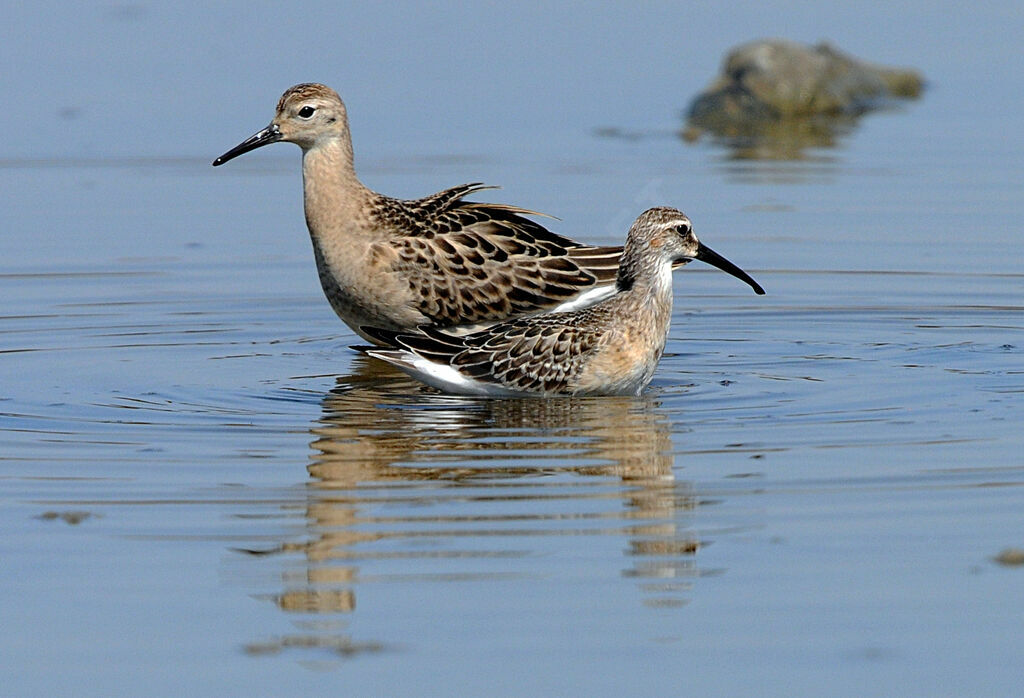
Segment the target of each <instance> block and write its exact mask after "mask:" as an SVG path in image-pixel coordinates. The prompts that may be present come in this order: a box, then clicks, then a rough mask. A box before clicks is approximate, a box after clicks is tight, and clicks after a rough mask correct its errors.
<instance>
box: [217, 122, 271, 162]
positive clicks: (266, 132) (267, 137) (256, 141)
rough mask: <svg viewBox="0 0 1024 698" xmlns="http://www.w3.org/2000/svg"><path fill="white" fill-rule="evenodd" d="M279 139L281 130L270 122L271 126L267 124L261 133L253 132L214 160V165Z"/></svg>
mask: <svg viewBox="0 0 1024 698" xmlns="http://www.w3.org/2000/svg"><path fill="white" fill-rule="evenodd" d="M279 140H281V132H280V131H279V130H278V128H277V126H276V125H275V124H270V126H267V127H266V128H265V129H263V130H262V131H260V132H259V133H254V134H252V135H251V136H249V137H248V138H246V139H245V140H244V141H242V142H241V143H239V144H238V145H236V146H235V147H234V148H232V149H231V150H229V151H228V152H226V153H224V154H223V155H221V156H220V157H219V158H217V159H216V160H214V161H213V166H214V167H216V166H217V165H223V164H224V163H225V162H227V161H228V160H231V159H232V158H237V157H238V156H239V155H241V154H242V153H248V152H249V151H250V150H255V149H256V148H259V147H260V146H262V145H269V144H270V143H277V142H278V141H279Z"/></svg>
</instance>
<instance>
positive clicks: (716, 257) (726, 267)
mask: <svg viewBox="0 0 1024 698" xmlns="http://www.w3.org/2000/svg"><path fill="white" fill-rule="evenodd" d="M214 164H217V163H214ZM694 259H699V260H700V261H702V262H704V263H705V264H710V265H711V266H713V267H718V268H719V269H721V270H722V271H724V272H725V273H726V274H732V275H733V276H735V277H736V278H737V279H740V280H741V281H746V282H747V283H748V284H750V287H751V288H752V289H754V293H756V294H757V295H759V296H763V295H764V289H763V288H761V285H760V284H758V283H757V282H756V281H754V280H753V279H752V278H750V275H749V274H747V272H745V271H743V270H742V269H740V268H739V267H738V266H736V265H735V264H733V263H732V262H730V261H729V260H728V259H726V258H725V257H723V256H722V255H720V254H718V253H717V252H715V251H714V250H713V249H711V248H710V247H708V246H707V245H705V244H704V243H702V242H698V243H697V254H696V256H695V257H694Z"/></svg>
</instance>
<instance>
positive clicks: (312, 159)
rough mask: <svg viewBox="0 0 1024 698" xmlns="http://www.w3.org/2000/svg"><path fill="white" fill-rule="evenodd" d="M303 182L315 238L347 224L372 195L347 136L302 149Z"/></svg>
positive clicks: (309, 218)
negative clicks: (353, 155) (358, 168)
mask: <svg viewBox="0 0 1024 698" xmlns="http://www.w3.org/2000/svg"><path fill="white" fill-rule="evenodd" d="M302 184H303V193H304V202H305V208H306V223H307V225H308V226H309V232H310V234H312V235H313V236H314V237H318V236H319V235H329V234H331V233H332V232H334V231H337V230H338V229H339V227H348V226H347V222H348V221H352V220H355V219H357V218H358V217H359V211H360V210H363V209H364V203H365V201H366V199H367V197H368V196H372V194H373V193H372V192H371V191H370V190H368V189H367V188H366V187H365V186H363V183H362V182H360V181H359V178H358V177H357V176H356V170H355V166H354V165H353V162H352V142H351V141H350V140H349V139H347V138H332V139H329V140H325V141H322V142H318V143H317V144H316V145H314V146H313V147H312V148H309V149H308V150H306V151H304V152H303V154H302Z"/></svg>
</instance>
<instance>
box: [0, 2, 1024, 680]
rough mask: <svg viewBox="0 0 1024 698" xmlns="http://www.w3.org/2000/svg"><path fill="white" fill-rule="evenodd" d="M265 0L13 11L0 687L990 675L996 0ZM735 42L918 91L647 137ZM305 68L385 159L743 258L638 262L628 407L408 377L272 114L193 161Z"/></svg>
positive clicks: (1011, 455)
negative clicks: (562, 3) (370, 332)
mask: <svg viewBox="0 0 1024 698" xmlns="http://www.w3.org/2000/svg"><path fill="white" fill-rule="evenodd" d="M278 7H279V6H277V5H273V6H271V5H267V6H265V7H261V6H259V5H256V6H253V5H250V4H248V3H247V4H245V5H244V6H243V5H239V6H237V7H230V8H227V9H224V10H217V11H215V12H211V11H209V10H206V9H203V8H202V7H199V6H197V7H195V8H192V9H193V10H194V12H189V11H187V10H188V9H189V8H185V9H175V10H174V13H172V12H171V11H170V10H168V9H166V8H162V7H159V6H149V5H123V6H115V7H112V6H106V5H97V6H94V7H88V6H87V7H84V8H83V9H82V11H81V15H80V16H78V17H68V16H66V15H65V14H60V13H51V14H47V13H46V12H44V11H41V10H39V9H35V10H25V9H18V10H14V9H12V13H14V14H15V15H18V16H16V17H14V20H15V21H16V22H17V23H18V25H19V26H20V27H21V28H22V32H21V35H20V37H19V38H18V39H17V40H16V41H14V42H11V43H10V44H9V45H6V46H5V47H3V49H2V51H3V52H4V56H5V61H6V63H5V64H6V65H8V66H12V67H13V70H12V71H11V72H12V74H13V75H14V77H13V78H12V79H11V80H10V81H8V82H5V83H4V84H3V85H2V86H0V94H3V96H4V97H5V98H6V102H5V103H7V104H8V105H9V109H8V110H7V111H8V118H9V120H10V123H9V129H8V133H9V134H13V133H16V134H17V136H18V137H17V138H11V139H9V140H8V141H6V142H5V143H4V144H3V145H0V185H2V186H3V190H4V192H5V206H4V207H3V209H2V210H0V245H2V248H0V249H2V251H3V254H2V255H0V298H3V302H2V305H0V526H2V530H3V531H4V535H3V536H2V537H0V585H2V587H0V588H2V591H3V599H4V600H3V601H0V627H3V629H4V632H3V635H2V638H0V666H2V668H3V673H4V676H5V679H4V685H5V688H4V690H3V691H2V692H3V693H4V694H5V695H7V694H9V695H54V694H75V695H110V694H139V693H143V694H148V695H171V694H173V695H180V694H182V693H183V692H185V691H191V692H194V693H197V694H213V693H218V694H227V695H235V694H245V695H253V694H273V695H281V694H299V693H305V694H314V695H317V694H328V693H330V694H333V695H340V694H345V695H348V694H354V695H375V694H391V695H396V694H397V695H403V694H463V695H465V694H496V695H523V694H541V693H546V694H578V695H582V694H588V695H590V694H594V695H616V694H631V695H632V694H643V695H650V694H654V693H658V694H663V695H664V694H668V695H674V694H689V693H695V694H696V693H701V694H714V695H736V694H775V695H793V694H823V693H824V694H848V695H865V694H890V695H891V694H893V693H899V694H904V695H911V694H919V695H936V694H947V695H954V694H967V693H971V694H986V695H1007V694H1011V693H1013V692H1015V691H1016V690H1018V689H1019V685H1020V680H1021V678H1022V673H1021V669H1020V647H1021V646H1022V641H1024V636H1022V630H1021V628H1022V627H1024V625H1022V620H1024V617H1022V613H1021V610H1020V603H1019V600H1020V599H1021V598H1022V593H1024V568H1022V567H1016V566H1012V565H1007V564H1000V563H998V562H996V561H995V560H994V558H995V557H996V556H997V555H998V554H999V553H1000V552H1001V551H1003V550H1005V549H1008V548H1021V547H1024V525H1022V524H1024V513H1022V512H1024V488H1022V485H1024V459H1022V456H1021V454H1022V453H1024V431H1022V430H1021V428H1020V424H1021V423H1022V422H1024V402H1022V392H1024V269H1022V268H1021V260H1022V259H1024V243H1022V240H1024V236H1022V235H1021V233H1022V231H1021V223H1020V221H1021V220H1022V219H1024V198H1022V194H1021V192H1022V191H1024V170H1022V169H1021V167H1020V163H1021V162H1024V133H1022V132H1021V129H1020V126H1019V123H1018V121H1019V119H1016V118H1014V116H1013V115H1014V114H1019V113H1020V110H1021V108H1022V107H1024V104H1022V101H1024V97H1022V95H1024V90H1022V89H1021V87H1022V85H1021V79H1020V76H1019V70H1017V69H1016V67H1015V63H1014V62H1015V61H1017V62H1019V55H1017V54H1019V38H1017V37H1019V30H1020V28H1021V26H1022V24H1024V22H1022V16H1024V13H1022V11H1021V10H1020V9H1019V8H1017V7H1016V6H1015V5H1011V4H1007V5H1006V6H1004V7H1002V8H1000V7H991V8H988V9H985V10H977V11H972V12H971V15H970V16H966V15H964V16H951V14H950V13H951V12H952V10H951V9H946V10H942V8H941V7H937V6H935V5H934V4H931V3H927V4H926V3H922V4H920V5H914V4H910V5H906V6H903V7H901V8H898V9H890V10H872V11H870V12H874V13H875V14H870V12H869V14H867V15H866V16H865V14H864V10H863V8H861V7H860V6H858V5H852V4H851V5H850V6H848V7H847V6H840V7H839V8H837V9H835V10H834V13H833V14H831V15H829V16H815V13H812V12H807V11H804V10H806V8H803V10H801V8H799V7H796V8H791V9H785V10H780V11H779V12H778V17H779V22H780V25H779V28H777V29H773V30H769V29H766V28H765V27H764V26H763V25H761V24H759V22H760V20H756V17H754V16H749V17H748V16H745V15H744V13H743V12H742V10H741V9H735V10H731V11H729V12H726V13H723V12H722V11H721V10H720V9H719V8H718V7H717V6H714V7H712V6H710V5H708V6H707V7H704V6H701V5H699V4H698V5H695V6H694V7H693V8H691V9H688V10H686V11H685V13H683V12H682V11H680V10H675V9H673V8H672V7H670V6H664V7H656V8H651V9H649V10H644V11H643V12H638V11H633V10H631V11H629V12H625V11H622V10H617V9H615V8H603V9H599V11H597V12H595V13H594V14H593V16H590V17H586V18H583V17H577V16H576V15H575V14H574V13H573V12H571V11H569V10H564V11H563V10H554V11H552V10H547V9H541V8H534V9H527V10H523V11H522V12H521V13H512V12H511V11H507V10H504V9H502V8H500V7H487V6H485V7H483V8H479V9H478V10H475V11H474V13H473V17H469V18H467V17H464V16H462V15H461V14H459V13H455V12H452V11H444V12H440V11H437V10H431V11H429V12H428V11H427V10H420V9H418V8H416V7H413V6H409V7H404V8H398V9H395V10H388V11H387V12H385V13H381V14H372V15H371V14H367V13H368V12H370V10H365V9H364V10H352V11H349V10H345V11H343V10H340V9H331V8H326V7H325V8H317V7H313V8H310V9H309V10H308V15H302V16H297V15H292V16H289V17H280V16H279V15H278V14H277V13H276V12H275V11H274V8H278ZM759 7H760V6H759ZM809 7H811V6H809ZM813 7H815V8H816V7H817V6H816V5H815V6H813ZM305 11H306V10H304V12H305ZM819 12H820V11H819ZM19 13H21V14H20V15H19ZM179 13H183V14H182V15H181V16H179ZM756 14H757V16H758V17H761V16H763V13H762V12H761V11H760V10H759V11H758V13H756ZM184 15H187V16H184ZM499 27H500V29H501V31H499V30H498V28H499ZM568 27H571V28H572V29H571V31H570V30H569V29H568ZM782 27H785V28H786V29H785V32H783V29H782ZM54 33H55V34H56V36H57V37H59V38H60V41H58V42H57V45H58V46H59V47H60V50H55V51H53V52H43V51H42V50H41V45H44V44H45V45H47V46H51V45H54V43H53V38H54ZM773 33H775V34H782V33H785V34H786V35H787V36H790V37H792V38H796V39H801V40H808V41H816V40H818V39H821V38H824V37H827V38H830V39H832V40H833V41H834V42H835V43H836V44H837V45H839V46H840V47H842V48H844V49H847V50H849V51H851V52H853V53H854V54H858V55H862V56H864V57H867V58H871V59H875V60H878V61H881V62H887V63H892V64H901V65H912V66H915V67H917V68H919V69H921V70H922V71H923V72H924V73H925V74H926V76H927V77H928V79H929V82H930V88H929V90H928V92H927V93H926V95H925V97H924V98H923V99H922V100H921V101H919V102H914V103H910V104H908V105H907V106H906V107H905V108H903V109H900V110H897V111H893V112H887V113H882V114H875V115H871V116H868V117H867V118H865V119H864V120H863V121H861V123H860V124H858V125H857V127H856V128H855V129H854V130H853V132H852V133H850V134H849V135H848V136H846V137H844V138H843V139H842V140H841V141H840V143H839V145H838V147H836V148H830V149H810V150H808V151H806V152H805V153H804V157H803V159H800V160H795V161H777V162H765V161H749V160H739V159H735V158H733V157H731V156H730V153H729V152H728V151H726V150H723V149H720V148H718V147H716V146H714V145H712V144H709V143H701V144H697V145H687V144H684V143H683V142H682V141H681V140H679V139H678V138H677V137H676V136H675V132H676V131H677V130H678V129H679V128H680V126H681V124H682V122H681V118H680V116H679V114H680V112H681V111H682V110H683V109H684V107H685V106H686V103H687V101H688V99H689V98H690V97H691V96H692V95H693V94H694V93H695V92H696V91H698V90H699V89H701V88H702V87H703V86H704V84H705V83H706V82H707V81H709V80H710V78H711V76H712V73H713V71H714V70H715V69H716V67H717V64H718V60H719V57H720V56H721V54H722V53H723V52H724V51H725V50H726V49H727V48H728V47H729V46H731V45H732V44H735V43H738V42H740V41H744V40H747V39H750V38H753V37H757V36H761V35H764V34H773ZM111 45H116V46H118V47H120V48H122V49H124V50H125V51H128V52H129V53H130V54H131V55H132V56H133V58H132V59H131V60H127V59H120V58H118V59H114V58H112V54H111V52H110V51H109V50H108V49H109V47H110V46H111ZM396 46H397V47H399V48H401V50H397V49H396V48H395V47H396ZM453 46H455V47H457V48H458V50H453V49H452V47H453ZM520 48H521V50H520ZM183 54H187V55H189V56H190V60H191V58H198V60H197V61H195V65H194V66H193V67H182V65H181V56H182V55H183ZM309 79H317V80H323V81H326V82H329V83H331V84H333V85H335V86H337V87H338V88H339V90H340V91H341V92H342V95H343V97H345V98H346V99H347V100H348V104H349V110H350V114H351V117H352V128H353V133H354V138H355V142H356V143H355V147H356V154H357V167H358V168H359V170H360V172H361V174H362V175H363V177H364V180H365V181H366V182H367V183H368V184H369V185H370V186H372V187H374V188H376V189H378V190H380V191H385V192H388V193H392V194H396V195H404V196H416V195H422V194H426V193H429V192H431V191H434V190H436V189H439V188H441V187H443V186H448V185H453V184H457V183H461V182H464V181H475V180H484V181H487V182H490V183H495V184H501V185H503V186H504V187H505V188H504V189H503V190H501V191H498V192H492V195H493V198H495V199H496V200H499V201H505V202H510V203H516V204H520V205H523V206H526V207H529V208H533V209H538V210H542V211H547V212H549V213H551V214H554V215H557V216H558V217H559V218H560V219H561V220H560V221H555V222H552V226H553V227H554V228H555V229H556V230H558V231H560V232H563V233H566V234H569V235H572V236H574V237H578V238H584V239H588V240H593V241H595V242H606V243H613V242H619V241H621V239H622V238H623V237H624V235H625V230H626V227H627V226H628V224H629V222H630V221H631V220H632V219H633V218H634V217H635V216H636V215H637V214H638V213H639V212H640V211H641V210H643V209H644V208H646V207H647V206H650V205H656V204H668V205H674V206H679V207H681V208H682V209H683V210H685V211H686V212H687V213H688V214H689V215H690V217H691V218H692V219H693V220H694V224H695V228H696V230H697V232H698V234H699V235H700V236H701V237H702V239H703V240H704V241H705V242H707V243H708V244H709V245H710V246H712V247H713V248H715V249H716V250H718V251H719V252H721V253H723V254H724V255H726V256H727V257H728V258H730V259H731V260H733V261H734V262H736V263H737V264H739V265H740V266H742V267H744V268H745V269H747V270H749V271H750V272H751V273H752V275H753V276H754V277H755V278H757V280H758V281H760V282H761V284H762V285H764V287H765V288H766V289H767V291H768V295H767V296H764V297H757V296H754V295H753V294H752V293H750V291H749V289H748V288H747V287H746V286H745V285H743V284H741V283H739V282H738V281H736V280H735V279H733V278H731V277H728V276H726V275H724V274H721V273H719V272H716V271H714V270H711V269H710V268H706V267H705V268H699V267H697V266H696V265H691V266H689V267H687V268H686V269H685V270H683V271H681V272H679V273H677V274H676V301H675V315H674V319H673V325H672V332H671V337H670V342H669V345H668V353H667V355H666V357H665V358H664V360H663V361H662V363H661V364H660V367H659V370H658V373H657V375H656V377H655V379H654V383H653V384H652V386H651V388H650V389H649V390H648V391H647V393H645V395H644V396H643V397H641V398H639V399H620V398H604V399H594V398H592V399H555V400H481V399H469V398H458V397H448V396H442V395H439V394H437V393H435V392H433V391H431V390H429V389H425V388H421V387H420V386H419V385H418V384H416V383H415V382H413V381H411V380H410V379H407V378H405V377H404V376H403V375H401V374H398V373H395V372H393V371H391V370H389V369H387V368H385V367H384V366H383V365H381V364H380V363H378V362H375V361H370V360H367V359H365V358H362V357H361V356H359V355H358V354H356V353H355V352H353V351H351V350H350V349H349V348H348V346H349V345H350V344H354V343H357V338H356V337H355V336H354V335H353V334H352V333H351V332H350V331H349V330H348V329H347V328H346V327H345V326H343V325H342V324H340V323H339V322H338V321H337V320H336V318H335V317H334V316H333V314H332V313H331V311H330V309H329V308H328V306H327V304H326V302H325V301H324V300H323V298H322V294H321V291H320V289H319V287H318V285H317V281H316V275H315V271H314V269H313V263H312V256H311V254H310V250H309V242H308V237H307V235H306V232H305V229H304V224H303V219H302V211H301V196H300V186H301V185H300V178H299V172H298V166H299V165H298V163H299V156H298V150H297V149H296V148H294V146H284V145H281V146H275V147H272V148H267V149H265V150H261V151H259V152H256V153H252V154H249V155H247V156H245V157H243V158H241V159H239V160H237V161H233V162H231V163H230V164H229V165H226V166H225V167H223V168H218V169H217V170H213V169H212V168H211V167H210V166H209V161H210V160H211V159H212V158H213V157H214V156H216V155H218V154H220V153H221V152H223V151H224V150H226V149H227V148H228V147H230V146H232V145H234V144H235V143H237V142H238V141H239V140H241V139H242V138H243V137H245V136H247V135H249V134H250V133H252V132H253V131H255V130H257V129H258V128H261V127H262V126H264V125H265V124H266V122H267V121H268V120H269V118H270V116H271V112H272V107H273V105H274V102H275V100H276V99H277V97H278V96H279V93H280V92H281V91H282V90H283V89H284V88H285V87H287V86H288V85H289V84H291V83H293V82H297V81H300V80H309ZM1008 81H1016V82H1013V83H1010V82H1008ZM10 105H15V106H13V107H11V106H10ZM602 133H604V134H607V133H617V134H624V135H625V136H626V137H618V138H616V137H607V136H602V135H600V134H602Z"/></svg>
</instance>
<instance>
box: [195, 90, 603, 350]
mask: <svg viewBox="0 0 1024 698" xmlns="http://www.w3.org/2000/svg"><path fill="white" fill-rule="evenodd" d="M277 141H287V142H292V143H296V144H297V145H299V146H300V147H301V148H302V151H303V168H302V169H303V182H304V199H305V210H306V223H307V226H308V228H309V232H310V236H311V238H312V242H313V249H314V255H315V258H316V263H317V270H318V272H319V276H320V282H321V285H322V287H323V289H324V293H325V295H326V296H327V299H328V300H329V301H330V303H331V306H332V307H333V308H334V310H335V312H336V313H337V314H338V315H339V317H341V319H342V320H344V321H345V322H346V323H348V324H349V326H351V327H352V328H353V329H354V330H355V331H356V332H358V333H359V334H360V335H361V336H363V337H364V338H366V339H369V340H370V341H374V342H378V341H380V340H379V339H378V338H377V337H373V336H369V335H367V334H366V333H364V332H363V331H362V330H361V327H363V326H375V327H380V328H384V329H395V330H400V329H411V328H415V327H418V326H423V325H430V326H434V327H441V328H448V329H450V330H452V331H456V332H463V331H470V330H472V329H478V328H480V327H486V326H488V325H490V324H493V323H495V322H499V321H502V320H506V319H509V318H515V317H522V316H527V315H533V314H537V313H542V312H547V311H551V310H554V309H557V308H558V307H559V306H562V305H563V304H565V303H571V302H573V301H574V300H577V299H579V298H580V296H581V294H588V295H587V301H588V302H595V301H596V300H597V299H598V297H600V296H601V295H602V294H601V293H596V292H595V291H596V290H598V289H606V290H607V293H606V294H604V295H607V294H610V293H611V290H612V284H613V282H614V279H615V275H616V271H617V268H618V261H619V256H620V255H621V253H622V248H620V247H595V246H588V245H582V244H580V243H577V242H575V241H573V240H571V239H569V238H567V237H564V236H561V235H558V234H557V233H553V232H551V231H550V230H548V229H547V228H545V227H544V226H542V225H540V224H539V223H537V222H535V221H533V220H531V219H529V218H527V217H526V216H528V215H538V214H535V213H534V212H532V211H528V210H526V209H521V208H518V207H515V206H509V205H505V204H489V203H480V202H475V201H466V200H465V197H466V196H468V195H469V194H472V193H475V192H478V191H480V190H481V189H487V188H489V187H485V186H483V185H481V184H465V185H461V186H458V187H453V188H451V189H446V190H444V191H441V192H438V193H436V194H433V195H431V196H427V197H424V198H422V199H415V200H402V199H395V198H392V197H388V196H384V195H382V194H378V193H376V192H373V191H371V190H369V189H367V188H366V187H365V186H364V185H363V184H362V183H361V182H360V181H359V179H358V177H357V176H356V173H355V169H354V166H353V160H352V141H351V136H350V134H349V128H348V117H347V113H346V110H345V105H344V103H343V102H342V101H341V98H340V97H338V95H337V93H336V92H334V90H332V89H330V88H329V87H326V86H324V85H320V84H315V83H305V84H302V85H296V86H294V87H292V88H290V89H288V90H287V91H286V92H285V93H284V95H282V97H281V99H280V101H279V102H278V105H277V114H276V115H275V117H274V119H273V121H271V123H270V125H269V126H268V127H267V128H265V129H263V130H262V131H260V132H258V133H256V134H254V135H253V136H251V137H250V138H248V139H247V140H245V141H243V142H242V143H240V144H239V145H238V146H236V147H235V148H233V149H231V150H230V151H228V152H227V153H225V154H224V155H222V156H221V157H219V158H217V159H216V160H215V161H214V165H220V164H223V163H224V162H227V161H228V160H230V159H232V158H234V157H236V156H238V155H241V154H242V153H245V152H248V151H249V150H253V149H255V148H258V147H260V146H263V145H267V144H269V143H274V142H277ZM588 292H590V293H588ZM590 299H593V300H590ZM581 302H582V301H581Z"/></svg>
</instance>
